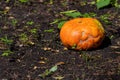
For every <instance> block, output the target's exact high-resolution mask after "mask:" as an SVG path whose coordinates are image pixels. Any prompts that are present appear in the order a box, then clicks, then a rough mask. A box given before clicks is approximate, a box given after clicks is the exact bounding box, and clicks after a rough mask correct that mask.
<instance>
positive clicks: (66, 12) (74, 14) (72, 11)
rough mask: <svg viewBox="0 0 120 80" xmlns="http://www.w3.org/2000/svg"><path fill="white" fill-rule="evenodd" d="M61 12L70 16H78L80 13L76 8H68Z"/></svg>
mask: <svg viewBox="0 0 120 80" xmlns="http://www.w3.org/2000/svg"><path fill="white" fill-rule="evenodd" d="M61 13H62V14H65V15H66V16H68V17H72V18H76V17H80V16H81V15H82V14H81V13H80V12H79V11H76V10H70V11H65V12H61Z"/></svg>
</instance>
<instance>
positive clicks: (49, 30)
mask: <svg viewBox="0 0 120 80" xmlns="http://www.w3.org/2000/svg"><path fill="white" fill-rule="evenodd" d="M44 32H50V33H51V32H54V29H48V30H44Z"/></svg>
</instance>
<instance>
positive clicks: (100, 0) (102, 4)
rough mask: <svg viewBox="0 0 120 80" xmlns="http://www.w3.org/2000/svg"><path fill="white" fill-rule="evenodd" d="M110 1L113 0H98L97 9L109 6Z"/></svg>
mask: <svg viewBox="0 0 120 80" xmlns="http://www.w3.org/2000/svg"><path fill="white" fill-rule="evenodd" d="M110 1H111V0H97V3H96V6H97V9H100V8H103V7H105V6H108V5H109V4H110Z"/></svg>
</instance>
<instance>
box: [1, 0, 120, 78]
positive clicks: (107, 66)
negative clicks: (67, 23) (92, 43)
mask: <svg viewBox="0 0 120 80" xmlns="http://www.w3.org/2000/svg"><path fill="white" fill-rule="evenodd" d="M87 1H89V0H87ZM91 1H92V0H91ZM91 1H89V2H85V1H84V0H81V1H79V0H69V1H68V0H53V3H52V2H51V3H50V2H49V0H46V1H45V0H33V1H29V2H27V3H20V2H19V1H16V0H10V1H9V2H7V0H0V6H1V7H0V38H3V37H4V36H7V38H8V39H11V40H13V42H12V43H11V44H9V43H10V42H8V44H5V43H4V42H3V41H0V55H1V56H0V80H119V79H120V9H118V8H116V7H114V6H109V7H106V8H103V9H100V10H98V9H97V8H96V6H95V4H90V2H91ZM69 10H77V11H79V12H81V13H89V12H92V13H95V14H97V16H96V18H98V19H99V20H100V21H101V23H102V24H103V26H104V28H105V31H106V37H105V39H104V41H103V43H102V45H101V46H100V47H99V48H97V49H95V50H89V51H75V50H70V49H66V48H65V47H64V46H63V45H62V43H61V41H60V38H59V32H60V30H59V29H58V27H57V24H50V23H51V22H53V21H54V20H55V19H60V18H61V17H64V16H63V15H61V14H60V12H63V11H69ZM104 14H110V15H111V16H110V17H109V18H108V21H109V22H110V23H109V24H107V23H106V22H104V21H102V20H101V19H100V18H99V17H100V16H101V15H104ZM50 29H52V30H53V31H51V32H49V31H47V30H50ZM34 30H35V31H34ZM45 30H46V31H45ZM26 35H27V37H26ZM6 50H10V51H11V52H13V54H10V55H9V56H2V54H3V53H4V52H5V51H6ZM56 64H57V65H58V64H59V65H58V68H57V70H56V71H55V72H53V73H52V74H50V75H48V76H45V78H41V77H40V74H42V73H44V71H45V70H47V69H48V70H49V69H51V68H52V67H53V66H55V65H56ZM58 78H63V79H58Z"/></svg>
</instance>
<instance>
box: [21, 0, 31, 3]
mask: <svg viewBox="0 0 120 80" xmlns="http://www.w3.org/2000/svg"><path fill="white" fill-rule="evenodd" d="M19 1H20V2H22V3H26V2H28V1H29V0H19Z"/></svg>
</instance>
